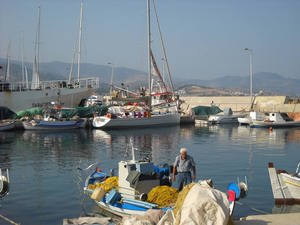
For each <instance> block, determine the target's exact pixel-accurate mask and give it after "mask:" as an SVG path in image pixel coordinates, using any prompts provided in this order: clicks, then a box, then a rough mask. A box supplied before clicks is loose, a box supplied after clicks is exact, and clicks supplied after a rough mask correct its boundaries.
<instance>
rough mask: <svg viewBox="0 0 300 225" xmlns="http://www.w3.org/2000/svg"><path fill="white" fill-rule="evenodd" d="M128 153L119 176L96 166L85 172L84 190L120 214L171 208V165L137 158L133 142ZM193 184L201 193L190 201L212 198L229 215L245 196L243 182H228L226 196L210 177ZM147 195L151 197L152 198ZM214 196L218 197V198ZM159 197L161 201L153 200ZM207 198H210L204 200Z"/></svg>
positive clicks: (174, 196)
mask: <svg viewBox="0 0 300 225" xmlns="http://www.w3.org/2000/svg"><path fill="white" fill-rule="evenodd" d="M131 152H132V159H131V160H121V161H120V162H119V164H118V177H115V176H114V171H113V170H111V171H110V172H108V173H106V172H103V171H101V170H100V168H99V167H98V166H97V167H96V169H95V171H93V172H92V173H91V174H90V175H88V177H87V179H86V181H85V186H84V192H85V193H86V194H88V195H90V197H91V198H92V199H93V200H94V201H95V203H96V204H97V205H98V206H99V207H100V208H101V209H102V210H104V212H108V213H112V214H113V215H116V216H119V217H123V216H125V215H140V216H144V215H145V214H146V212H147V210H149V209H156V210H161V211H163V212H167V211H168V210H171V211H173V207H174V204H175V202H176V200H177V196H178V191H177V189H175V188H172V187H171V179H170V178H171V176H172V175H171V174H170V171H172V167H170V166H169V165H168V164H164V165H163V166H162V167H159V166H155V165H154V163H153V162H152V161H151V159H150V157H147V156H145V155H144V156H143V157H141V158H139V157H138V156H137V152H140V151H139V149H137V148H134V147H133V143H131ZM241 184H243V185H241ZM193 185H195V186H197V188H198V191H196V192H197V194H198V197H199V195H201V196H202V197H199V199H197V198H196V199H195V198H193V201H196V202H197V201H199V202H201V201H212V202H214V201H215V202H216V203H215V204H220V208H222V207H225V213H227V214H228V215H229V214H232V213H233V209H234V206H235V202H236V201H238V200H239V199H240V198H244V197H246V195H247V186H246V184H245V183H243V182H240V183H239V184H235V183H230V184H229V186H228V191H227V192H228V196H227V197H228V199H227V197H226V194H225V193H223V192H221V191H219V190H217V189H214V188H212V181H211V180H201V181H199V182H198V183H193ZM193 187H194V186H193ZM187 190H189V189H187ZM150 196H152V200H151V197H150ZM153 196H155V197H153ZM208 196H209V197H208ZM216 196H218V197H220V198H219V199H218V197H216ZM215 197H216V198H215ZM159 198H160V200H161V201H160V203H158V202H155V201H154V200H158V199H159ZM178 198H179V197H178ZM210 198H211V200H207V199H210ZM162 199H163V201H162ZM165 203H167V204H165ZM203 204H204V203H203ZM211 204H214V203H211ZM204 205H205V204H204ZM220 208H219V210H220ZM204 211H205V210H204Z"/></svg>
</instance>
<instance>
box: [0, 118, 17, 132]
mask: <svg viewBox="0 0 300 225" xmlns="http://www.w3.org/2000/svg"><path fill="white" fill-rule="evenodd" d="M15 127H16V124H15V121H5V120H4V121H0V131H8V130H13V129H15Z"/></svg>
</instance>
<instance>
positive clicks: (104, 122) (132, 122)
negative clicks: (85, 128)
mask: <svg viewBox="0 0 300 225" xmlns="http://www.w3.org/2000/svg"><path fill="white" fill-rule="evenodd" d="M179 123H180V114H178V113H174V114H158V115H153V116H151V117H140V118H138V117H135V118H130V117H129V118H108V117H106V116H98V117H95V118H94V119H93V122H92V125H93V127H95V128H131V127H152V126H160V125H177V124H179Z"/></svg>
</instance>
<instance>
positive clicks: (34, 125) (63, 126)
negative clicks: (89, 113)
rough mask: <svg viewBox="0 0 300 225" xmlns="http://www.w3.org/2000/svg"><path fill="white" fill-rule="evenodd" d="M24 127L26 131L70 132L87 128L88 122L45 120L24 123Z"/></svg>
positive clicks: (81, 120)
mask: <svg viewBox="0 0 300 225" xmlns="http://www.w3.org/2000/svg"><path fill="white" fill-rule="evenodd" d="M22 123H23V127H24V129H25V130H56V131H59V130H70V129H78V128H85V125H86V121H85V120H83V119H80V120H76V121H75V120H74V121H72V120H65V121H45V120H40V121H36V120H31V121H23V122H22Z"/></svg>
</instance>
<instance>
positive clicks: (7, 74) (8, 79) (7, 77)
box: [4, 42, 10, 82]
mask: <svg viewBox="0 0 300 225" xmlns="http://www.w3.org/2000/svg"><path fill="white" fill-rule="evenodd" d="M4 81H5V82H10V42H9V44H8V48H7V62H6V73H5V78H4Z"/></svg>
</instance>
